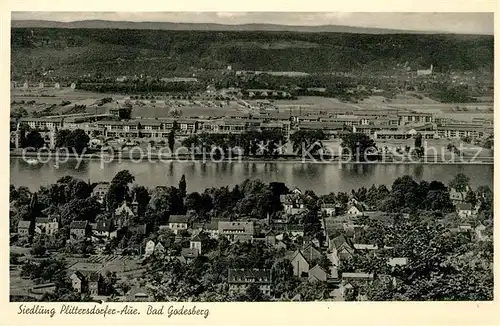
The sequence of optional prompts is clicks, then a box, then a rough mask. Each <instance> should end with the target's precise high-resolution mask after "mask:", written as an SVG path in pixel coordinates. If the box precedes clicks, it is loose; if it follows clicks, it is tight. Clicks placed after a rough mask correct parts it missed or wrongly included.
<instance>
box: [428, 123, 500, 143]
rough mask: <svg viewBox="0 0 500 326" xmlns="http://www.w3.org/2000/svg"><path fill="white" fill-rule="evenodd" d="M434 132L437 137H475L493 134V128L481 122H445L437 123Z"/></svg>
mask: <svg viewBox="0 0 500 326" xmlns="http://www.w3.org/2000/svg"><path fill="white" fill-rule="evenodd" d="M436 133H437V136H438V138H450V139H461V138H464V137H471V138H473V139H477V138H483V137H485V136H486V135H490V134H493V128H492V127H487V126H484V125H482V124H471V123H467V124H465V123H460V124H451V123H446V124H444V125H438V126H437V127H436Z"/></svg>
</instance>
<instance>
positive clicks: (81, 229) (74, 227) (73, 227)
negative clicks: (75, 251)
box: [69, 221, 90, 241]
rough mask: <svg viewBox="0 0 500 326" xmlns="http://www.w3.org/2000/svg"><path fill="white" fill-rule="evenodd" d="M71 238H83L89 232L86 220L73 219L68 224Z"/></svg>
mask: <svg viewBox="0 0 500 326" xmlns="http://www.w3.org/2000/svg"><path fill="white" fill-rule="evenodd" d="M69 229H70V231H69V233H70V239H71V240H77V241H78V240H84V239H85V238H86V237H87V236H88V235H89V233H90V226H89V222H88V221H73V222H71V224H70V226H69Z"/></svg>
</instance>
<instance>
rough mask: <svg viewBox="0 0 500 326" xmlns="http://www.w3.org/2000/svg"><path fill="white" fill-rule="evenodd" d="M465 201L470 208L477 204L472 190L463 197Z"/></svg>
mask: <svg viewBox="0 0 500 326" xmlns="http://www.w3.org/2000/svg"><path fill="white" fill-rule="evenodd" d="M465 201H466V202H468V203H469V204H471V205H472V207H476V204H477V198H476V193H475V192H474V191H472V190H469V191H468V192H467V195H466V196H465Z"/></svg>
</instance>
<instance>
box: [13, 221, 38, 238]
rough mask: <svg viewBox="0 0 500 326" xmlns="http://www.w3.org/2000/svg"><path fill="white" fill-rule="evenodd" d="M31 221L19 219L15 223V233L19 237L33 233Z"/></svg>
mask: <svg viewBox="0 0 500 326" xmlns="http://www.w3.org/2000/svg"><path fill="white" fill-rule="evenodd" d="M33 226H34V224H33V221H19V223H17V234H18V235H19V237H29V236H31V235H33V229H34V227H33Z"/></svg>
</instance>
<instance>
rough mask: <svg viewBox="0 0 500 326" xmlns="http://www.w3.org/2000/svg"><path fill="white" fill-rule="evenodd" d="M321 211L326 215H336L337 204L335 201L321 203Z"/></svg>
mask: <svg viewBox="0 0 500 326" xmlns="http://www.w3.org/2000/svg"><path fill="white" fill-rule="evenodd" d="M321 213H322V214H323V215H326V216H335V215H336V205H335V203H323V204H321Z"/></svg>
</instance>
